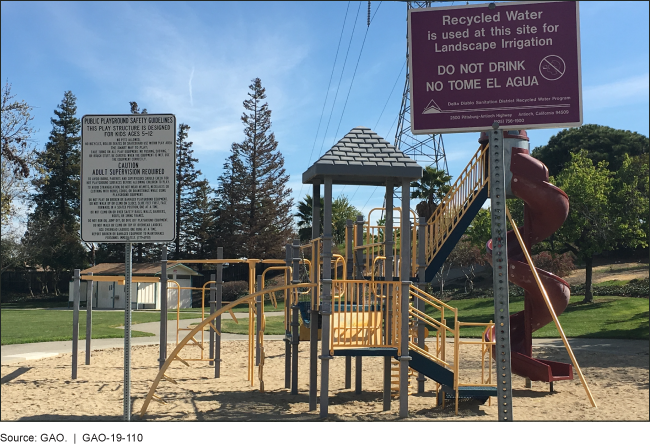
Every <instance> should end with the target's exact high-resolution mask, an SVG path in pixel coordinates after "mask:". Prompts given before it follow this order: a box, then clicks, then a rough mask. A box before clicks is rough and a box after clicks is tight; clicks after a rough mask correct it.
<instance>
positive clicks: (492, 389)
mask: <svg viewBox="0 0 650 446" xmlns="http://www.w3.org/2000/svg"><path fill="white" fill-rule="evenodd" d="M504 138H505V141H506V142H507V144H505V159H506V161H507V163H506V193H507V196H509V197H510V196H514V197H518V198H521V199H523V200H524V202H525V206H524V208H525V211H524V225H523V227H522V228H517V226H516V224H515V222H514V221H513V220H512V218H511V217H510V216H509V214H508V216H509V218H510V221H511V224H512V226H513V228H514V229H513V230H512V231H509V232H508V234H507V241H508V252H507V256H508V259H509V262H510V264H509V271H508V278H509V279H510V280H511V281H512V282H513V283H516V284H518V285H520V286H522V287H523V288H524V289H525V290H526V296H525V309H524V311H523V312H520V313H517V314H513V315H512V316H510V323H511V329H510V335H511V345H512V371H513V373H516V374H518V375H520V376H523V377H525V378H527V379H530V380H533V381H542V382H549V383H550V384H551V385H552V383H553V382H554V381H557V380H567V379H572V378H573V369H574V368H575V370H576V371H577V372H578V375H579V377H580V379H581V381H582V384H583V386H584V388H585V391H586V393H587V396H588V398H589V400H590V402H591V404H592V405H593V406H595V401H594V400H593V397H592V396H591V393H590V391H589V389H588V386H587V383H586V380H585V378H584V376H583V375H582V373H581V372H580V369H579V366H578V364H577V362H576V360H575V356H574V355H573V353H572V351H571V348H570V346H569V344H568V342H567V340H566V337H565V335H564V332H563V331H562V329H561V326H560V325H559V321H558V319H557V315H558V314H560V313H561V312H562V311H563V310H564V309H565V308H566V306H567V304H568V298H569V287H568V285H567V284H566V282H564V281H563V280H562V279H560V278H558V277H556V276H554V275H552V274H550V273H548V272H545V271H541V270H537V269H536V268H534V265H533V263H532V260H531V258H530V254H529V252H530V248H531V246H532V245H533V244H534V243H537V242H540V241H542V240H543V239H544V238H546V237H548V236H549V235H550V234H552V233H553V232H554V231H555V230H557V228H559V226H560V225H561V224H562V222H563V221H564V220H565V219H566V216H567V215H568V199H567V197H566V194H564V193H563V192H562V191H561V190H559V189H558V188H556V187H555V186H553V185H551V184H549V183H548V171H547V169H546V167H545V166H544V165H543V164H541V163H539V162H538V161H536V160H534V159H533V158H531V157H530V156H529V154H528V138H527V136H526V132H525V131H516V132H513V131H509V132H504ZM479 142H480V143H481V146H480V147H479V149H478V151H477V152H476V154H475V155H474V156H473V157H472V158H471V160H470V162H469V163H468V165H467V167H466V168H465V169H464V171H463V172H462V173H461V174H460V175H459V176H458V178H457V180H456V182H455V183H454V184H453V186H452V187H451V190H450V192H449V193H448V194H447V196H446V197H445V198H444V199H443V201H442V202H441V204H440V205H439V206H438V208H437V209H436V210H435V212H434V214H433V215H432V216H431V218H430V219H429V220H428V221H425V219H424V218H420V219H418V220H416V218H415V215H414V214H413V213H412V212H411V211H410V198H409V197H410V182H411V181H414V180H416V179H418V178H420V177H421V175H422V168H421V167H420V166H419V165H417V164H416V163H415V162H413V161H412V160H410V158H408V157H406V156H404V155H403V154H402V153H401V152H399V151H398V150H396V149H395V148H394V147H393V146H392V145H390V144H389V143H387V142H386V141H385V140H383V139H382V138H380V137H379V136H377V135H376V134H375V133H374V132H372V131H371V130H370V129H367V128H363V127H358V128H355V129H353V130H352V131H351V132H350V133H349V134H348V135H346V136H345V137H344V138H342V139H341V141H339V142H338V143H337V144H336V145H335V146H334V147H332V149H331V150H329V151H328V152H327V153H326V154H325V155H323V156H322V157H321V158H320V159H319V160H318V161H316V163H315V164H314V165H313V166H312V167H310V168H309V169H308V170H307V171H306V172H305V173H304V174H303V183H309V184H312V185H313V194H312V197H313V200H314V201H313V216H314V221H313V224H312V228H313V232H312V240H311V242H310V243H308V244H306V245H302V246H301V245H300V243H299V241H297V240H296V241H294V243H293V244H292V245H286V254H287V255H286V259H285V260H284V261H281V260H256V259H246V260H233V259H212V260H195V261H193V262H196V263H214V264H215V265H217V275H216V277H213V280H211V281H210V282H208V283H207V284H206V286H208V285H209V286H210V295H211V298H210V303H211V310H210V315H208V316H207V317H204V318H203V321H202V322H201V323H199V324H198V325H197V326H196V327H194V328H193V329H191V330H189V333H188V334H187V335H186V336H185V337H184V338H183V339H181V340H179V341H178V342H177V345H176V347H175V349H174V350H173V352H172V353H171V354H170V355H169V356H167V357H166V358H162V357H161V363H162V365H161V368H160V371H159V373H158V375H157V377H156V379H155V380H154V382H153V384H152V386H151V388H150V390H149V392H148V394H147V396H146V398H145V400H144V403H143V405H142V408H141V415H144V414H145V413H146V411H147V408H148V406H149V404H150V402H151V401H152V400H157V401H159V402H164V400H163V398H162V397H161V396H159V395H158V394H156V390H157V389H158V386H159V384H160V383H161V382H162V380H166V381H169V382H171V383H175V380H174V379H173V378H172V377H169V376H167V375H166V373H165V372H166V370H167V368H168V367H169V365H170V364H171V363H172V362H173V361H180V362H182V363H184V364H185V365H189V364H188V362H187V361H186V360H185V359H184V358H183V357H182V356H181V352H182V349H183V348H184V347H185V346H187V345H192V344H194V345H199V347H200V349H201V351H202V353H201V360H204V361H210V362H212V363H213V364H214V366H215V378H218V375H219V372H218V370H219V363H220V358H219V357H218V353H217V351H218V345H219V342H220V336H221V333H220V329H221V327H220V316H221V315H222V314H223V313H224V312H231V310H232V308H233V307H235V306H236V305H239V304H248V305H249V361H248V380H249V381H250V382H251V385H254V381H255V380H254V374H255V373H254V367H255V366H257V367H259V368H258V379H259V384H260V390H261V391H264V381H263V366H264V324H265V317H264V305H263V299H264V296H269V299H271V302H274V299H275V295H276V293H282V294H284V296H285V329H286V337H285V343H286V357H285V364H286V367H285V387H287V388H290V389H291V394H297V393H298V367H299V364H298V343H299V342H300V333H299V326H300V323H299V314H300V315H301V316H302V319H303V325H304V326H305V327H306V328H308V329H309V343H310V349H309V371H310V374H309V376H310V378H309V408H310V410H316V409H317V402H318V400H317V396H318V395H317V388H318V386H317V379H318V359H320V380H321V381H320V416H321V417H326V416H327V414H328V398H329V361H330V360H331V359H333V358H334V357H335V356H343V357H345V358H346V387H348V386H349V384H348V383H349V382H350V380H349V377H348V376H347V375H348V373H349V371H350V363H351V358H352V357H355V358H356V361H357V373H358V374H359V371H360V369H361V368H360V365H361V361H362V358H363V357H364V356H381V357H383V358H384V375H383V376H384V380H383V388H384V392H383V408H384V410H390V405H391V391H392V390H397V391H398V392H397V393H398V395H399V414H400V416H401V417H406V416H408V395H409V376H410V375H411V376H412V375H414V374H415V373H417V389H415V390H414V391H416V392H424V381H425V379H426V378H429V379H430V380H432V381H433V382H434V383H435V386H436V392H437V393H436V394H437V401H438V402H439V403H441V404H442V405H443V406H444V404H445V402H446V401H447V400H452V401H453V402H454V404H455V410H456V413H457V412H458V404H459V400H461V399H468V398H473V399H479V400H481V401H483V402H485V401H486V400H488V399H489V398H490V397H491V396H495V395H496V394H497V393H496V387H497V385H498V384H499V378H498V375H494V374H493V370H492V368H493V351H494V346H495V338H496V332H497V331H496V330H495V326H494V325H495V324H494V323H493V322H492V321H489V322H488V321H486V322H485V323H463V322H461V321H460V320H459V315H458V311H457V310H456V309H455V308H453V307H452V306H450V305H448V304H447V303H445V302H442V301H441V300H439V299H437V298H435V297H434V296H432V295H430V294H428V293H426V292H425V291H424V287H425V285H426V283H427V282H429V281H431V280H432V279H433V277H434V276H435V274H436V272H437V271H438V270H439V269H440V267H441V265H442V264H443V263H444V260H445V259H446V257H447V256H448V255H449V254H450V252H451V251H452V249H453V248H454V246H455V245H456V243H457V242H458V240H459V239H460V237H461V235H462V234H463V233H464V232H465V230H466V229H467V227H468V226H469V225H470V223H471V221H472V219H473V218H474V216H475V215H476V214H477V213H478V211H479V209H480V208H481V207H482V206H483V204H484V203H485V201H486V200H487V198H488V196H489V190H490V188H489V183H490V163H489V155H488V148H489V144H488V141H487V138H486V137H484V136H483V135H482V137H481V139H479ZM321 184H323V185H324V207H325V208H324V213H323V215H324V222H323V234H319V233H318V232H317V228H319V227H320V222H319V221H318V219H319V215H320V210H319V206H320V192H321V189H320V185H321ZM333 184H359V185H375V186H385V187H386V194H385V200H386V208H383V209H382V211H385V213H386V214H385V225H383V226H380V225H374V226H373V225H372V224H371V220H370V215H369V216H368V220H367V221H365V220H364V218H363V217H362V216H359V217H360V218H358V219H357V221H356V222H352V221H351V220H348V222H347V228H346V238H345V254H344V255H341V254H333V253H332V209H331V204H332V185H333ZM396 186H401V197H402V198H401V201H402V202H401V206H400V207H394V206H393V189H394V187H396ZM375 210H377V209H373V211H375ZM404 210H409V211H407V212H404ZM373 211H371V212H370V214H372V212H373ZM394 213H397V215H398V223H399V224H395V218H394ZM519 231H523V235H522V234H520V232H519ZM487 247H488V251H489V252H490V253H492V244H491V241H489V242H488V245H487ZM497 255H501V252H500V251H497ZM237 261H246V262H248V263H249V265H250V266H251V271H252V272H251V273H250V274H249V291H250V294H249V295H247V296H244V297H242V298H240V299H238V300H236V301H234V302H231V303H229V304H227V305H225V306H222V303H221V302H220V292H219V288H220V286H221V283H222V281H221V278H220V277H219V275H220V274H219V272H220V268H221V267H222V265H223V263H225V262H237ZM261 262H263V263H268V264H274V265H273V266H271V267H270V268H268V269H267V271H268V270H272V269H277V270H283V271H284V284H283V285H280V286H275V287H271V288H265V287H264V274H266V271H265V273H264V274H262V275H261V276H258V277H257V278H256V277H255V274H254V265H255V264H257V263H261ZM184 263H190V262H187V261H184ZM280 263H282V265H280ZM301 268H302V270H303V271H304V272H305V273H306V274H305V275H304V276H305V277H303V278H302V279H303V280H301V274H300V270H301ZM339 271H340V273H339ZM307 274H308V280H304V279H305V278H306V276H307ZM174 286H176V285H174ZM205 291H206V288H205V286H204V288H203V295H204V296H205ZM231 315H232V316H233V319H235V320H236V318H235V317H234V314H233V313H232V312H231ZM452 320H453V324H451V323H450V322H451V321H452ZM551 321H553V322H554V323H555V324H556V326H557V328H558V331H559V332H560V335H561V337H562V339H563V341H564V343H565V346H566V348H567V351H568V352H569V355H570V357H571V360H572V364H563V363H557V362H551V361H541V360H537V359H535V358H533V357H532V337H531V334H532V332H533V331H535V330H536V329H538V328H541V327H542V326H544V325H546V324H547V323H549V322H551ZM316 322H318V323H316ZM501 325H503V324H501ZM468 326H481V327H482V328H483V335H482V336H481V337H480V338H478V339H471V340H470V339H466V338H464V337H461V329H462V328H463V327H468ZM204 327H210V329H211V330H210V332H211V342H210V345H211V347H210V354H208V356H207V357H204V356H203V349H204V348H203V346H202V344H203V338H201V341H198V340H197V339H196V335H197V334H198V333H201V336H203V334H202V333H203V329H204ZM319 331H320V332H321V335H320V347H321V348H320V355H318V342H319ZM429 334H431V335H433V336H435V346H434V348H432V349H427V348H426V345H425V342H424V341H425V338H426V337H427V335H429ZM451 339H453V346H452V347H451V349H452V351H451V352H448V351H447V350H448V345H447V341H448V340H451ZM213 343H214V347H213ZM462 345H475V346H477V347H478V348H480V349H481V357H482V373H481V382H464V381H463V380H462V377H461V376H460V368H459V364H460V361H461V360H462V358H461V353H460V350H461V348H460V347H461V346H462ZM253 352H255V354H253ZM163 359H164V363H163ZM394 360H397V361H398V364H399V366H398V370H399V373H398V377H397V384H399V387H398V389H392V385H391V384H392V382H391V381H392V380H393V378H392V376H391V369H392V366H391V362H392V361H394ZM493 375H494V376H493ZM358 383H359V384H360V377H359V376H358ZM360 391H361V389H360V385H359V386H357V392H360Z"/></svg>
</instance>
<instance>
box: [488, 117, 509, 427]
mask: <svg viewBox="0 0 650 446" xmlns="http://www.w3.org/2000/svg"><path fill="white" fill-rule="evenodd" d="M488 135H490V141H489V144H490V151H489V157H490V158H489V159H490V198H491V201H492V206H491V207H492V281H493V287H494V321H495V322H494V331H495V333H494V338H495V341H496V349H495V350H496V361H497V378H498V381H497V400H498V402H497V405H498V412H497V413H498V420H499V421H512V420H513V414H512V374H511V365H510V311H509V296H508V246H507V243H506V242H507V237H506V231H507V228H506V187H505V186H506V183H505V178H506V172H505V162H504V159H503V156H504V150H503V131H502V130H501V129H499V123H497V122H495V123H494V124H493V125H492V130H489V131H488Z"/></svg>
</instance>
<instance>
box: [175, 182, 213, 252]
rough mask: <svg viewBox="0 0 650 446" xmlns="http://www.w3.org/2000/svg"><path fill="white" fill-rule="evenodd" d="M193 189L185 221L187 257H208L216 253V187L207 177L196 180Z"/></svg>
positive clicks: (188, 198)
mask: <svg viewBox="0 0 650 446" xmlns="http://www.w3.org/2000/svg"><path fill="white" fill-rule="evenodd" d="M192 189H193V191H192V193H191V194H189V196H188V197H187V209H188V210H189V211H190V212H189V213H188V215H187V218H186V220H185V221H184V222H183V224H184V230H185V244H184V248H185V253H186V257H187V258H194V259H206V258H209V257H210V256H211V255H212V253H213V252H215V253H216V244H215V243H214V242H215V238H214V235H215V234H214V232H215V219H216V212H215V208H214V203H215V200H214V189H212V188H211V187H210V184H209V183H208V181H207V180H205V179H204V180H199V181H196V182H195V184H194V187H193V188H192Z"/></svg>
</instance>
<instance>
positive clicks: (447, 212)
mask: <svg viewBox="0 0 650 446" xmlns="http://www.w3.org/2000/svg"><path fill="white" fill-rule="evenodd" d="M487 156H488V147H487V146H486V147H479V149H478V151H477V152H476V153H475V154H474V156H473V157H472V159H471V160H470V162H469V163H468V164H467V166H466V167H465V169H464V170H463V172H462V173H461V174H460V176H459V177H458V178H457V179H456V182H455V183H454V184H453V185H452V186H451V189H450V190H449V193H448V194H447V195H446V196H445V197H444V198H443V199H442V202H441V203H440V205H439V206H438V207H437V208H436V210H435V211H434V213H433V215H432V216H431V218H429V221H428V222H427V228H426V237H425V238H426V258H427V264H429V263H431V261H432V260H433V258H434V257H435V256H436V254H437V252H438V249H440V247H441V246H442V245H443V243H444V242H445V240H447V238H448V237H449V236H450V235H451V233H452V232H453V230H454V228H455V227H456V226H457V225H458V223H459V222H460V219H461V217H462V216H463V214H464V213H465V212H466V211H467V209H468V208H469V206H470V205H471V204H472V203H473V202H474V200H476V197H477V195H478V192H479V191H480V190H481V189H482V188H483V187H484V186H487V185H488V182H489V178H490V173H489V170H488V169H489V167H488V159H487ZM414 251H415V250H414Z"/></svg>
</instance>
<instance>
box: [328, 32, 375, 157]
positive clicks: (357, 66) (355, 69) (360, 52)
mask: <svg viewBox="0 0 650 446" xmlns="http://www.w3.org/2000/svg"><path fill="white" fill-rule="evenodd" d="M369 29H370V27H368V28H366V33H365V34H364V35H363V42H362V43H361V51H359V57H358V58H357V64H356V66H355V67H354V73H352V80H351V81H350V88H348V95H347V96H346V97H345V104H343V110H342V111H341V119H339V125H338V127H337V128H336V132H335V133H334V141H333V142H332V145H334V144H335V143H336V135H337V134H338V133H339V129H340V128H341V122H343V115H345V108H346V107H347V105H348V99H350V92H351V91H352V85H353V84H354V78H355V76H356V75H357V68H359V62H360V61H361V55H362V54H363V47H364V46H365V44H366V37H368V30H369Z"/></svg>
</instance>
